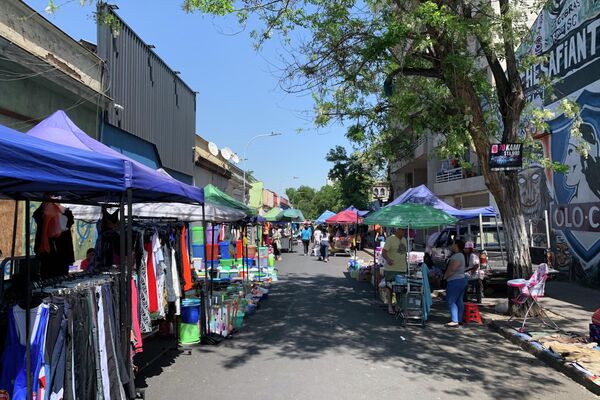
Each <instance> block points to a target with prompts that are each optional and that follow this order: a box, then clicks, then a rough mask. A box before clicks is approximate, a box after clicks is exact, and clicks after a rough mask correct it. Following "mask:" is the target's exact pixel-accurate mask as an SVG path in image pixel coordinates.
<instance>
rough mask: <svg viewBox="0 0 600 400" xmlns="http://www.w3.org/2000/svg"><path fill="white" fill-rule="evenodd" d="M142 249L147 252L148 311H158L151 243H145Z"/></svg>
mask: <svg viewBox="0 0 600 400" xmlns="http://www.w3.org/2000/svg"><path fill="white" fill-rule="evenodd" d="M144 250H146V252H147V253H148V262H147V263H146V268H147V270H148V303H149V308H150V312H151V313H153V312H157V311H158V295H157V293H156V292H157V290H156V272H155V270H154V254H153V253H152V243H145V244H144Z"/></svg>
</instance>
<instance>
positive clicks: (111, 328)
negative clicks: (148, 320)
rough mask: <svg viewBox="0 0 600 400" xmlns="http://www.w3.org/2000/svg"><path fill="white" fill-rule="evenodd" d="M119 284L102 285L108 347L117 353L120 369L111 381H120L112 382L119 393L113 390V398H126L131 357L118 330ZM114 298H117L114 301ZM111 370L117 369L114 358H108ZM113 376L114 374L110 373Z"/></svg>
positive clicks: (112, 385) (116, 359)
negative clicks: (125, 349) (116, 305)
mask: <svg viewBox="0 0 600 400" xmlns="http://www.w3.org/2000/svg"><path fill="white" fill-rule="evenodd" d="M117 287H118V285H114V284H113V285H104V286H102V290H103V295H104V310H105V314H106V317H105V321H106V320H108V326H105V328H104V329H105V331H107V332H110V333H109V334H106V338H107V342H106V347H107V349H108V351H112V352H113V353H114V355H115V357H114V360H115V361H114V362H116V368H117V369H118V373H119V375H118V376H117V377H116V378H111V382H119V383H118V384H117V383H115V384H111V390H115V389H118V390H119V393H118V395H117V394H115V393H114V392H113V394H112V395H111V396H112V398H115V396H116V397H117V398H125V390H124V387H123V385H127V384H128V383H129V366H130V362H131V359H130V358H129V359H127V358H126V357H125V355H124V354H123V346H121V343H122V342H121V335H120V333H119V331H118V326H119V325H118V318H117V312H116V308H115V306H114V305H115V304H118V303H119V302H120V301H122V300H120V299H119V297H118V294H117V293H118V292H117V290H116V288H117ZM113 299H115V300H114V301H113ZM108 362H109V366H108V369H109V371H111V370H115V368H114V367H113V364H114V362H113V360H112V359H111V358H110V357H109V358H108ZM110 376H113V375H110Z"/></svg>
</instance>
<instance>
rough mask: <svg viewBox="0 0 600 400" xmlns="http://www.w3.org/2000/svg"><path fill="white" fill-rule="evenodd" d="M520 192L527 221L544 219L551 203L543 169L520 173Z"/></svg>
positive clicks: (534, 168)
mask: <svg viewBox="0 0 600 400" xmlns="http://www.w3.org/2000/svg"><path fill="white" fill-rule="evenodd" d="M519 192H520V194H521V203H522V205H523V214H524V216H525V219H526V220H533V221H538V220H540V219H542V218H543V215H544V210H545V209H546V208H547V207H548V202H549V194H548V189H547V187H546V177H545V175H544V170H543V169H542V168H541V167H533V168H528V169H525V170H522V171H521V172H519Z"/></svg>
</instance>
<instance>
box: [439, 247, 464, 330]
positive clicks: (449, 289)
mask: <svg viewBox="0 0 600 400" xmlns="http://www.w3.org/2000/svg"><path fill="white" fill-rule="evenodd" d="M464 250H465V242H464V241H463V240H461V239H456V240H454V243H453V244H452V253H453V254H452V256H451V257H450V260H449V262H448V268H447V269H446V273H445V274H444V279H445V280H446V282H448V284H447V286H446V300H447V301H448V308H449V309H450V317H451V321H450V322H448V323H447V324H446V326H448V327H458V326H459V323H460V322H461V321H462V318H463V314H464V311H465V305H464V303H463V296H464V293H465V289H466V287H467V277H466V276H465V269H466V265H467V259H466V255H465V253H464Z"/></svg>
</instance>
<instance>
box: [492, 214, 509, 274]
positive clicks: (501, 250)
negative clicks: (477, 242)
mask: <svg viewBox="0 0 600 400" xmlns="http://www.w3.org/2000/svg"><path fill="white" fill-rule="evenodd" d="M494 220H495V221H496V234H497V235H498V244H499V245H500V257H501V258H502V267H503V268H504V267H505V265H506V264H505V262H504V248H503V247H502V238H501V237H500V227H499V226H498V216H496V215H494Z"/></svg>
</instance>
